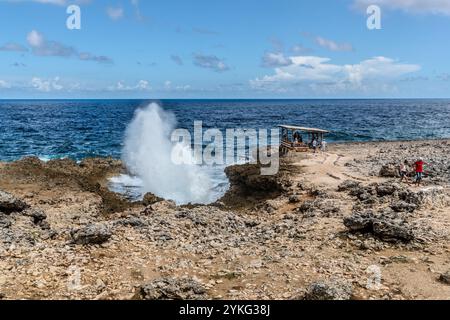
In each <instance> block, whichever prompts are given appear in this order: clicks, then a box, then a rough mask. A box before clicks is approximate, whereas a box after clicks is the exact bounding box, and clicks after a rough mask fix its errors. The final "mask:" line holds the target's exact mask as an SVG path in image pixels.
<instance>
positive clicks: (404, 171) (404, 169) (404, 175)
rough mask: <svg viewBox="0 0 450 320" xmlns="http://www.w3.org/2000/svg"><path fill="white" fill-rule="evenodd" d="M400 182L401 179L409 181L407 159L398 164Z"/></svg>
mask: <svg viewBox="0 0 450 320" xmlns="http://www.w3.org/2000/svg"><path fill="white" fill-rule="evenodd" d="M399 171H400V182H402V181H403V180H406V182H409V178H408V171H409V163H408V160H405V161H404V162H403V163H402V164H400V169H399Z"/></svg>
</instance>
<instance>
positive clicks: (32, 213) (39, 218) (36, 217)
mask: <svg viewBox="0 0 450 320" xmlns="http://www.w3.org/2000/svg"><path fill="white" fill-rule="evenodd" d="M24 215H26V216H28V217H31V218H32V219H33V223H34V224H36V225H38V226H40V227H41V228H42V229H45V230H48V229H50V224H49V223H48V222H47V215H46V214H45V212H44V211H42V210H40V209H34V208H31V209H28V210H26V211H24Z"/></svg>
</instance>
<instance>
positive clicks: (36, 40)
mask: <svg viewBox="0 0 450 320" xmlns="http://www.w3.org/2000/svg"><path fill="white" fill-rule="evenodd" d="M27 41H28V44H29V45H30V46H32V47H41V46H42V45H43V44H44V36H43V35H42V34H41V33H39V32H38V31H36V30H32V31H31V32H30V33H28V35H27Z"/></svg>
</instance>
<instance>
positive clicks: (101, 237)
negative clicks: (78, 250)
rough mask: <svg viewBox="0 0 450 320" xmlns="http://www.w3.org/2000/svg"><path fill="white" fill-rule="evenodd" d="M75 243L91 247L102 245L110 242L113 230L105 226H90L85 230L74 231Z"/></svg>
mask: <svg viewBox="0 0 450 320" xmlns="http://www.w3.org/2000/svg"><path fill="white" fill-rule="evenodd" d="M70 235H71V236H72V239H73V243H75V244H82V245H90V244H102V243H104V242H106V241H108V240H109V238H111V236H112V232H111V229H110V228H109V227H108V226H107V225H105V224H100V223H97V224H89V225H87V226H85V227H83V228H79V229H76V230H72V231H71V233H70Z"/></svg>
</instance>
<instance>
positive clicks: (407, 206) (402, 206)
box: [391, 201, 417, 212]
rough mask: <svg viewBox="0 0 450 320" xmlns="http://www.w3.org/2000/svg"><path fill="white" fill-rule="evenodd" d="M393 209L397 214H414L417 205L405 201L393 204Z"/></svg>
mask: <svg viewBox="0 0 450 320" xmlns="http://www.w3.org/2000/svg"><path fill="white" fill-rule="evenodd" d="M391 209H392V210H394V211H395V212H414V211H415V210H416V209H417V205H415V204H414V203H408V202H405V201H397V202H394V203H392V204H391Z"/></svg>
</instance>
